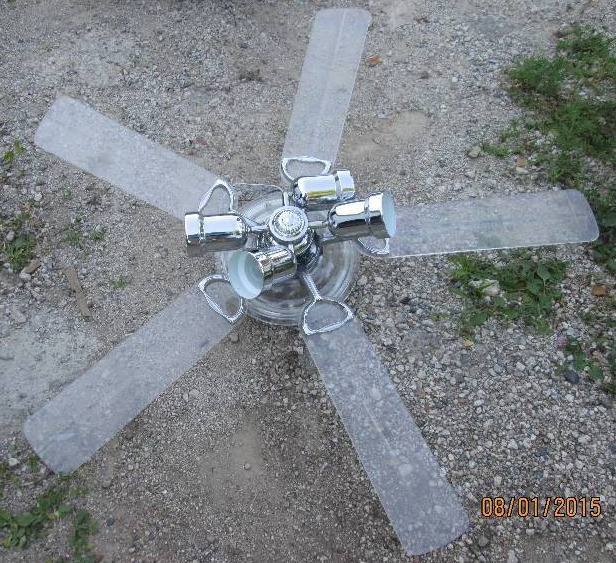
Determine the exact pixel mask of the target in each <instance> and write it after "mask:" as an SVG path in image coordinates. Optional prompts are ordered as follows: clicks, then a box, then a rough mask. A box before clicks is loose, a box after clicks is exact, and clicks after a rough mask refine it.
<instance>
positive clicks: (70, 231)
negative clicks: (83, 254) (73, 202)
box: [64, 225, 83, 248]
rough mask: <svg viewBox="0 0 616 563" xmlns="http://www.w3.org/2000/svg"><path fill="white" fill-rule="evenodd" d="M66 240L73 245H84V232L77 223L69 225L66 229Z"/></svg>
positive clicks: (79, 246)
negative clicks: (76, 225)
mask: <svg viewBox="0 0 616 563" xmlns="http://www.w3.org/2000/svg"><path fill="white" fill-rule="evenodd" d="M64 240H65V241H66V242H68V243H69V244H70V245H71V246H75V247H77V248H81V247H82V245H83V234H82V232H81V231H80V230H79V229H78V228H77V227H75V225H69V227H68V228H67V229H66V235H65V237H64Z"/></svg>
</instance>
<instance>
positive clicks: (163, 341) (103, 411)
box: [24, 287, 232, 471]
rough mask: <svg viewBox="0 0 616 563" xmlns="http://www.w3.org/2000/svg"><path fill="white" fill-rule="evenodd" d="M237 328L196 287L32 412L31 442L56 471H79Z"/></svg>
mask: <svg viewBox="0 0 616 563" xmlns="http://www.w3.org/2000/svg"><path fill="white" fill-rule="evenodd" d="M231 328H232V325H231V324H230V323H228V322H227V321H226V320H224V319H223V318H222V317H220V316H219V315H217V314H216V313H214V312H213V311H212V310H211V309H210V308H209V307H208V306H207V304H206V301H205V298H204V296H203V294H202V293H201V292H200V291H199V289H198V288H196V287H195V288H192V289H190V290H188V291H187V292H186V293H184V294H183V295H182V296H180V297H179V298H178V299H177V300H176V301H175V302H173V303H172V304H170V305H169V306H168V307H167V308H165V309H164V310H163V311H161V312H160V313H158V314H157V315H155V316H154V317H153V318H152V319H151V320H150V321H149V322H148V323H146V324H145V325H144V326H142V327H141V328H140V329H139V330H137V331H136V332H134V333H133V334H131V335H130V336H129V337H128V338H126V339H125V340H124V341H123V342H121V343H120V344H119V345H118V346H116V347H115V348H114V349H113V350H112V351H111V352H109V354H107V355H106V356H105V357H104V358H103V359H101V360H100V361H99V362H98V363H96V364H95V365H94V366H92V367H91V368H90V369H88V370H87V371H86V372H85V373H84V374H83V375H82V376H81V377H79V378H78V379H76V380H75V381H74V382H73V383H71V384H70V385H69V386H68V387H66V388H65V389H64V390H63V391H62V392H61V393H60V394H59V395H57V396H56V397H55V398H54V399H52V400H51V401H49V402H48V403H47V404H45V405H44V406H43V407H42V408H41V409H40V410H39V411H37V412H36V413H34V414H33V415H32V416H30V417H29V418H28V419H27V420H26V422H25V425H24V433H25V435H26V437H27V438H28V441H29V442H30V444H31V445H32V447H33V448H34V450H35V451H36V452H37V453H38V455H39V456H40V457H41V458H42V459H43V461H44V462H45V463H46V464H47V465H48V466H49V467H51V468H52V469H53V470H54V471H73V470H75V469H77V468H78V467H79V466H80V465H81V464H82V463H84V462H85V461H87V460H88V459H89V458H90V457H91V456H92V455H93V454H94V453H95V452H96V451H97V450H98V449H99V448H100V447H101V446H103V444H105V443H106V442H107V441H108V440H109V439H111V438H112V437H113V436H114V435H115V434H116V433H117V432H118V431H119V430H121V429H122V428H123V427H124V426H125V425H126V424H128V423H129V422H130V421H131V420H132V419H133V418H134V417H135V416H137V414H139V412H140V411H141V410H142V409H144V408H145V407H147V406H148V405H149V404H150V403H151V402H152V401H154V399H156V398H157V397H158V396H159V395H160V394H161V393H162V392H163V391H164V390H165V389H166V388H167V387H168V386H169V385H171V384H172V383H173V382H174V381H175V380H176V379H177V378H178V377H180V376H181V375H182V374H183V373H184V372H185V371H186V370H188V369H189V368H190V367H192V366H193V365H194V364H195V363H196V362H197V361H198V360H199V359H200V358H201V357H202V356H203V355H204V354H206V353H207V352H208V351H209V350H210V349H211V348H213V347H214V346H215V345H216V344H217V343H218V342H219V341H220V340H221V339H222V338H224V337H225V336H226V335H227V334H228V333H229V332H230V331H231Z"/></svg>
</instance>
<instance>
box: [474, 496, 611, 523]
mask: <svg viewBox="0 0 616 563" xmlns="http://www.w3.org/2000/svg"><path fill="white" fill-rule="evenodd" d="M481 515H482V516H483V517H484V518H492V517H494V518H512V517H514V516H518V517H520V518H528V517H531V516H532V517H534V518H548V517H553V518H573V517H574V516H582V517H583V518H586V517H587V516H588V517H590V518H598V517H599V516H601V499H600V498H599V497H557V496H554V497H544V498H540V497H500V496H496V497H483V498H482V499H481Z"/></svg>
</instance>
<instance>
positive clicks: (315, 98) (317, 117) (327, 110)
mask: <svg viewBox="0 0 616 563" xmlns="http://www.w3.org/2000/svg"><path fill="white" fill-rule="evenodd" d="M370 19H371V17H370V14H369V13H368V12H366V11H365V10H360V9H354V8H353V9H328V10H321V11H320V12H318V14H317V16H316V18H315V21H314V25H313V27H312V34H311V36H310V43H309V45H308V51H307V53H306V58H305V59H304V66H303V67H302V74H301V78H300V83H299V88H298V91H297V95H296V96H295V101H294V103H293V111H292V113H291V121H290V123H289V129H288V131H287V137H286V140H285V144H284V149H283V151H282V158H283V159H295V158H297V157H312V158H313V159H320V160H321V161H325V162H326V163H330V168H331V166H333V164H334V161H335V160H336V155H337V154H338V146H339V145H340V138H341V136H342V129H343V127H344V122H345V120H346V114H347V110H348V108H349V102H350V100H351V93H352V92H353V86H354V85H355V76H356V75H357V68H358V66H359V60H360V58H361V54H362V51H363V48H364V40H365V38H366V33H367V31H368V25H370ZM328 171H329V170H327V169H324V167H323V165H322V164H319V163H316V162H313V163H310V162H304V163H302V162H295V163H290V164H289V172H290V176H291V178H297V177H298V176H310V175H313V174H320V173H327V172H328Z"/></svg>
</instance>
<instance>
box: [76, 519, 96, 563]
mask: <svg viewBox="0 0 616 563" xmlns="http://www.w3.org/2000/svg"><path fill="white" fill-rule="evenodd" d="M96 531H97V526H96V521H95V520H94V518H92V516H91V515H90V513H89V512H88V511H87V510H86V509H85V508H83V509H81V510H80V511H79V512H77V514H75V517H74V518H73V529H72V530H71V534H70V537H69V544H70V546H71V549H72V550H73V553H74V554H75V556H77V557H79V558H80V559H79V560H80V561H84V562H85V561H87V559H86V557H87V556H88V552H89V551H90V550H91V549H92V544H91V543H90V536H91V535H92V534H94V533H96Z"/></svg>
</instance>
